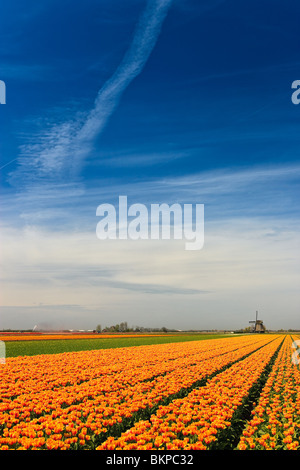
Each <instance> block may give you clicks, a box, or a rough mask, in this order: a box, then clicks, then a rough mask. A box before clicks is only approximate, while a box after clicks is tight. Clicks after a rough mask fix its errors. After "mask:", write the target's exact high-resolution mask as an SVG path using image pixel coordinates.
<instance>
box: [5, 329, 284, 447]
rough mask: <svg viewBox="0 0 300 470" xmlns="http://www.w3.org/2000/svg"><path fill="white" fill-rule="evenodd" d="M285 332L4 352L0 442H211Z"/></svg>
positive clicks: (90, 444) (218, 436) (256, 379)
mask: <svg viewBox="0 0 300 470" xmlns="http://www.w3.org/2000/svg"><path fill="white" fill-rule="evenodd" d="M283 338H284V337H283V336H280V335H267V334H265V335H248V336H240V337H228V338H222V339H208V340H203V341H188V342H184V343H167V344H154V345H147V346H137V347H127V348H118V349H105V350H92V351H80V352H69V353H62V354H50V355H38V356H23V357H22V356H20V357H12V358H8V359H7V360H6V364H5V365H2V366H0V449H3V450H5V449H21V450H23V449H40V450H48V449H49V450H50V449H60V450H67V449H71V450H72V449H75V450H76V449H83V450H94V449H98V450H104V449H211V448H214V445H215V444H216V443H218V442H219V441H220V444H222V441H224V439H225V440H226V439H227V437H226V433H225V434H224V432H225V431H227V430H231V428H232V426H234V423H235V419H236V413H237V412H238V411H239V410H241V409H243V406H245V403H246V402H245V400H247V397H248V396H249V394H251V393H253V390H254V391H255V390H256V388H257V384H258V383H259V382H260V380H261V377H263V376H264V375H265V374H266V370H268V369H267V368H268V367H270V364H271V363H272V361H274V360H275V357H276V353H278V350H279V353H278V354H279V355H278V358H279V357H281V351H282V350H284V349H285V344H286V343H284V345H283V347H282V348H281V349H280V346H281V344H282V341H283ZM285 341H288V340H285ZM278 358H277V359H276V362H275V364H277V362H278ZM275 364H274V367H275ZM271 371H273V369H272V368H271ZM270 376H271V374H270ZM261 388H262V387H261ZM217 448H218V446H217Z"/></svg>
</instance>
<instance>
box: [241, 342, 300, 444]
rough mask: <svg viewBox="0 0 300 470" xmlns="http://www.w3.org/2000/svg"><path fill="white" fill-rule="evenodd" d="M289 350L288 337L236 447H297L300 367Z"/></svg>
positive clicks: (299, 436)
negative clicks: (294, 361) (292, 359)
mask: <svg viewBox="0 0 300 470" xmlns="http://www.w3.org/2000/svg"><path fill="white" fill-rule="evenodd" d="M295 339H296V340H298V341H299V337H298V338H295ZM292 351H293V350H292V338H291V337H290V336H288V337H286V339H285V342H284V345H283V347H282V348H281V350H280V352H279V355H278V357H277V359H276V362H275V364H274V367H273V369H272V372H271V373H270V375H269V378H268V380H267V382H266V385H265V387H264V389H263V391H262V393H261V395H260V399H259V402H258V404H257V406H256V407H255V409H254V410H253V411H252V419H251V420H250V421H249V423H248V425H247V427H246V429H245V430H244V431H243V435H242V437H241V439H240V442H239V445H238V448H239V450H249V449H261V450H273V449H275V450H300V369H299V366H298V365H297V364H295V363H293V362H292V361H291V355H292Z"/></svg>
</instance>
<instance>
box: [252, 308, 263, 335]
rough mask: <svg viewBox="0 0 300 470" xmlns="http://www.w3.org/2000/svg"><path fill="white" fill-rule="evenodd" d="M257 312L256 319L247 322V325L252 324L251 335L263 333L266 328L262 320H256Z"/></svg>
mask: <svg viewBox="0 0 300 470" xmlns="http://www.w3.org/2000/svg"><path fill="white" fill-rule="evenodd" d="M257 317H258V311H257V310H256V319H255V320H252V321H249V323H254V326H253V329H252V333H264V332H265V330H266V328H265V325H264V324H263V321H262V320H258V319H257Z"/></svg>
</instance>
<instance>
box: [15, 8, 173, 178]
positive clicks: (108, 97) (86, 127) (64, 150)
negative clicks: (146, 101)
mask: <svg viewBox="0 0 300 470" xmlns="http://www.w3.org/2000/svg"><path fill="white" fill-rule="evenodd" d="M172 1H173V0H148V2H147V4H146V7H145V10H144V12H143V13H142V15H141V17H140V19H139V21H138V24H137V26H136V29H135V32H134V35H133V40H132V42H131V45H130V47H129V49H128V50H127V52H126V54H125V56H124V58H123V60H122V62H121V63H120V65H119V66H118V68H117V70H116V71H115V72H114V74H113V75H112V76H111V78H110V79H108V80H107V82H106V83H105V84H104V85H103V87H102V88H101V89H100V90H99V92H98V95H97V97H96V99H95V102H94V107H93V109H92V110H91V111H90V112H89V113H88V115H87V116H86V117H85V119H84V121H83V122H79V121H78V120H76V119H75V121H74V123H70V122H65V123H63V124H62V125H59V126H55V127H53V128H52V129H51V130H50V132H49V131H48V133H47V134H46V135H45V136H44V137H41V139H40V142H39V143H38V144H35V145H29V146H25V148H24V149H23V150H24V151H23V158H22V159H21V174H19V176H21V177H22V175H23V176H24V172H23V171H22V170H25V173H27V175H28V176H29V178H30V179H32V178H36V177H38V178H37V179H39V177H42V178H43V177H45V178H49V176H50V177H51V176H57V175H59V174H60V173H61V172H63V171H67V170H70V171H71V173H72V174H73V175H75V174H77V173H78V171H79V169H80V167H81V164H82V163H83V161H84V159H85V158H86V157H87V156H88V155H89V153H90V152H91V150H92V148H93V143H94V140H95V138H96V137H98V136H99V135H100V133H101V132H102V131H103V129H104V127H105V125H106V124H107V122H108V120H109V118H110V116H111V115H112V114H113V112H114V111H115V109H116V108H117V106H118V104H119V102H120V99H121V96H122V94H123V92H124V91H125V90H126V88H127V87H128V85H129V84H130V83H131V82H132V80H133V79H134V78H135V77H137V75H139V74H140V73H141V71H142V70H143V68H144V66H145V64H146V62H147V60H148V58H149V56H150V54H151V52H152V50H153V48H154V46H155V44H156V41H157V39H158V36H159V33H160V31H161V27H162V24H163V21H164V19H165V17H166V15H167V13H168V10H169V8H170V6H171V4H172ZM28 160H29V161H28ZM26 167H27V168H26ZM17 172H18V170H17Z"/></svg>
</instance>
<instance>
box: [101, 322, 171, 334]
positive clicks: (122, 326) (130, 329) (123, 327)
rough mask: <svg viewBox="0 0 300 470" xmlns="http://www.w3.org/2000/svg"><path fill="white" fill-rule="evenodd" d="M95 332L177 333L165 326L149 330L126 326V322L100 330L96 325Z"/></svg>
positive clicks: (149, 328)
mask: <svg viewBox="0 0 300 470" xmlns="http://www.w3.org/2000/svg"><path fill="white" fill-rule="evenodd" d="M95 331H96V332H97V333H106V332H110V333H112V332H113V333H129V332H135V333H138V332H141V333H146V332H151V331H153V332H160V331H162V332H164V333H166V332H167V331H178V330H176V329H169V328H166V327H165V326H163V327H161V328H151V327H144V326H131V327H129V326H128V323H127V322H126V321H124V322H121V323H120V324H119V323H117V324H116V325H111V326H105V328H102V327H101V325H97V327H96V329H95Z"/></svg>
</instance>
